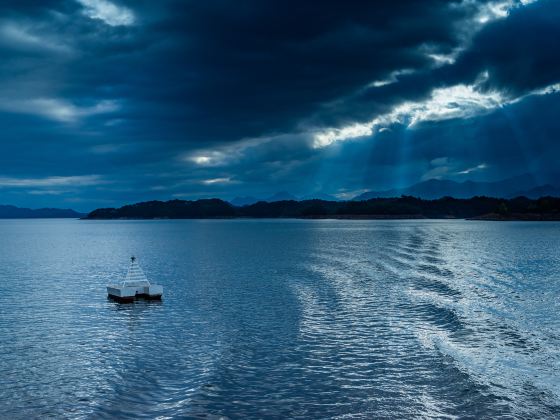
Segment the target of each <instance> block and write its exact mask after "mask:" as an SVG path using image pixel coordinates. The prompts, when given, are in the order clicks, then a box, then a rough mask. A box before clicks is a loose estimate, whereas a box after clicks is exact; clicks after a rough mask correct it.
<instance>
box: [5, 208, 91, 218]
mask: <svg viewBox="0 0 560 420" xmlns="http://www.w3.org/2000/svg"><path fill="white" fill-rule="evenodd" d="M83 216H85V214H84V213H78V212H77V211H74V210H71V209H53V208H44V209H28V208H21V207H16V206H7V205H0V219H62V218H74V219H79V218H80V217H83Z"/></svg>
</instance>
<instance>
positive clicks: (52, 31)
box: [0, 0, 560, 209]
mask: <svg viewBox="0 0 560 420" xmlns="http://www.w3.org/2000/svg"><path fill="white" fill-rule="evenodd" d="M558 21H560V5H559V4H558V3H557V2H555V1H553V0H540V1H528V0H519V1H517V0H488V1H483V0H456V1H444V0H427V1H422V2H418V1H416V0H404V1H400V2H395V1H376V2H365V1H357V0H356V1H349V2H344V4H341V3H340V2H339V1H324V2H320V3H318V2H311V1H309V2H301V1H297V2H296V1H291V0H288V1H268V2H262V1H257V0H243V1H240V2H219V3H217V4H216V3H212V4H210V3H208V2H200V1H194V0H192V1H191V0H188V1H181V2H178V1H174V0H165V1H160V2H150V1H135V2H132V1H124V0H114V1H113V0H111V1H110V0H46V1H41V2H38V1H32V0H25V1H21V2H17V3H16V4H13V5H9V6H7V5H0V52H1V53H2V57H3V60H2V62H0V98H1V99H0V122H2V123H3V124H2V126H3V127H4V128H3V135H2V138H0V148H1V149H0V151H1V153H0V179H4V180H13V182H16V181H17V180H18V179H19V180H22V182H23V184H25V180H41V179H43V180H46V181H45V182H46V183H49V181H48V180H51V181H52V180H53V179H69V180H76V182H75V183H74V185H73V186H72V188H69V185H49V186H48V187H47V186H46V185H45V186H44V187H43V186H42V185H40V183H39V185H31V184H29V185H27V186H25V185H23V184H21V185H16V184H17V182H16V184H12V185H9V183H5V185H3V186H2V194H3V197H2V200H0V201H6V202H8V201H9V202H12V203H14V204H25V205H29V206H35V205H45V204H48V205H64V206H67V204H66V201H68V200H71V201H69V202H70V203H73V204H75V206H76V207H77V208H80V209H89V208H93V207H97V206H99V205H119V204H122V203H123V202H127V201H137V200H144V199H152V198H160V199H162V198H172V197H173V196H177V197H193V198H195V197H208V196H221V197H224V198H232V197H234V196H236V195H270V193H273V192H275V191H281V190H289V191H290V192H292V193H294V194H301V195H308V194H312V193H315V194H319V193H328V194H338V195H339V196H341V197H344V196H350V195H351V194H353V192H355V191H362V190H364V189H380V188H392V187H396V186H402V184H406V183H413V182H417V181H420V180H422V179H429V178H430V177H440V178H441V177H443V178H453V179H455V178H458V179H470V178H473V179H489V180H490V179H497V178H501V177H506V176H510V175H514V174H517V173H520V172H532V173H536V174H537V175H538V176H542V177H543V179H548V178H547V177H548V175H547V174H549V173H550V172H551V171H553V170H554V169H555V168H554V162H552V159H551V156H554V154H556V156H557V153H558V152H559V151H560V150H558V149H559V147H558V141H557V137H556V133H557V132H558V128H559V127H558V125H559V123H558V122H557V118H556V117H555V115H554V111H558V108H559V99H558V98H559V92H558V84H559V83H560V58H559V57H560V54H558V53H559V52H560V51H558V49H559V47H558V43H557V40H558V39H560V33H559V32H560V26H559V25H558V24H557V22H558ZM438 159H439V160H438ZM444 161H445V164H437V162H440V163H441V162H444ZM434 162H435V163H434ZM92 174H95V176H97V177H100V178H99V179H103V181H104V182H97V183H89V184H88V183H84V182H79V181H78V180H79V179H87V177H90V176H93V175H92ZM539 174H540V175H539ZM83 177H86V178H83ZM10 187H11V188H10ZM41 189H44V190H48V191H50V192H52V194H38V193H37V192H38V191H40V190H41ZM38 197H39V198H41V200H42V201H41V200H39V199H38Z"/></svg>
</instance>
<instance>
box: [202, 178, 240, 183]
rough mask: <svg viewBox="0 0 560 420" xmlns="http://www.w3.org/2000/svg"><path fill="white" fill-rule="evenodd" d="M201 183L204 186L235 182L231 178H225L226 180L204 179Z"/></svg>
mask: <svg viewBox="0 0 560 420" xmlns="http://www.w3.org/2000/svg"><path fill="white" fill-rule="evenodd" d="M200 183H201V184H204V185H216V184H231V183H233V181H232V179H231V178H229V177H224V178H210V179H203V180H202V181H200Z"/></svg>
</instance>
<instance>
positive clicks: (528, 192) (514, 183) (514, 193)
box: [354, 175, 560, 201]
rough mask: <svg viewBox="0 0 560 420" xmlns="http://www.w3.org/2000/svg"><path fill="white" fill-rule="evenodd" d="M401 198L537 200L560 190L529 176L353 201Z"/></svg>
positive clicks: (374, 194)
mask: <svg viewBox="0 0 560 420" xmlns="http://www.w3.org/2000/svg"><path fill="white" fill-rule="evenodd" d="M402 195H407V196H413V197H419V198H423V199H429V200H433V199H437V198H441V197H454V198H470V197H475V196H486V197H496V198H513V197H519V196H524V197H527V198H539V197H545V196H553V197H560V188H559V187H555V186H553V185H550V184H546V185H538V184H537V183H536V181H535V179H534V177H532V176H531V175H520V176H516V177H512V178H508V179H504V180H502V181H496V182H475V181H464V182H455V181H450V180H439V179H430V180H428V181H424V182H420V183H418V184H414V185H412V186H410V187H406V188H398V189H391V190H385V191H368V192H365V193H363V194H360V195H358V196H357V197H355V198H354V201H362V200H369V199H371V198H389V197H400V196H402Z"/></svg>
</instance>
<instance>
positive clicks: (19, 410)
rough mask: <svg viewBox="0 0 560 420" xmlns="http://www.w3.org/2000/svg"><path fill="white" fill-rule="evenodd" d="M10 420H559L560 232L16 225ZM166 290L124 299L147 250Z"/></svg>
mask: <svg viewBox="0 0 560 420" xmlns="http://www.w3.org/2000/svg"><path fill="white" fill-rule="evenodd" d="M0 238H1V241H0V417H3V418H4V417H5V418H10V419H20V418H22V419H23V418H48V417H54V418H114V417H120V418H136V417H144V418H156V417H158V418H184V417H188V418H190V417H204V418H218V417H221V416H224V417H229V418H265V417H266V418H279V417H290V418H293V417H301V418H388V417H391V418H415V417H416V418H425V417H443V416H459V417H477V418H484V417H486V418H497V417H505V418H512V417H513V418H535V417H536V418H558V417H560V224H558V223H522V222H503V223H494V222H467V221H341V220H338V221H327V220H326V221H303V220H280V221H270V220H269V221H266V220H264V221H256V220H214V221H107V222H104V221H75V220H32V221H24V220H11V221H7V220H4V221H0ZM132 254H134V255H136V256H137V257H138V261H139V263H140V265H141V266H142V267H143V269H144V271H145V272H146V274H147V275H148V277H149V278H151V279H152V280H153V281H156V282H158V283H161V284H163V285H164V288H165V296H164V300H163V301H162V302H161V303H153V302H137V303H134V304H118V303H114V302H112V301H109V300H107V297H106V292H105V285H106V283H107V282H108V281H110V280H114V279H120V278H122V277H123V276H124V275H125V273H126V269H127V266H128V262H129V258H130V256H131V255H132Z"/></svg>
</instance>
